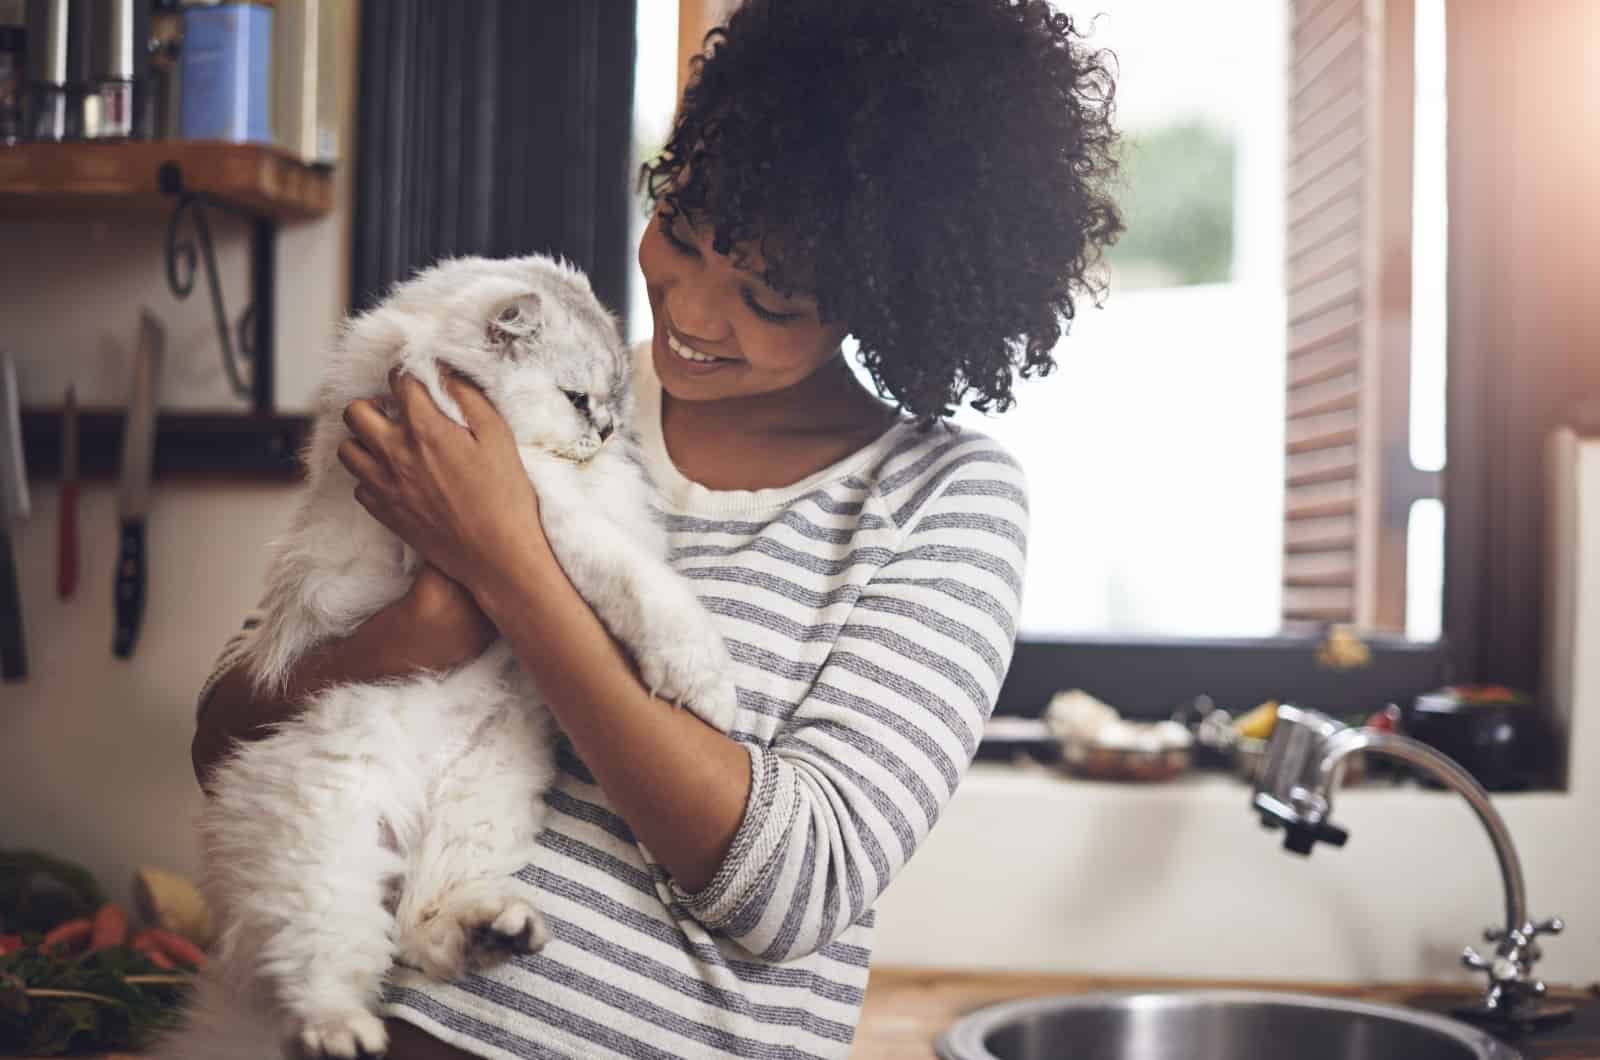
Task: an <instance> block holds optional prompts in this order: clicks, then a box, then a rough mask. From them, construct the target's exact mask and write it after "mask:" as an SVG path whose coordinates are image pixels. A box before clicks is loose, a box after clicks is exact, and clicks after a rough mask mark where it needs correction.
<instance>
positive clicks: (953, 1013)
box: [80, 968, 1600, 1060]
mask: <svg viewBox="0 0 1600 1060" xmlns="http://www.w3.org/2000/svg"><path fill="white" fill-rule="evenodd" d="M1182 989H1210V990H1272V991H1288V992H1292V993H1301V994H1325V995H1327V996H1329V997H1351V998H1359V999H1361V1000H1364V1001H1381V1002H1387V1003H1389V1004H1395V1005H1404V1006H1408V1007H1416V1008H1421V1009H1429V1010H1432V1011H1436V1012H1444V1011H1447V1009H1448V1007H1449V1005H1450V1004H1451V1003H1453V1001H1457V1000H1461V999H1463V998H1466V997H1470V996H1471V992H1470V990H1464V989H1462V988H1460V987H1439V986H1437V985H1433V986H1429V985H1426V984H1396V985H1385V986H1350V985H1322V984H1300V983H1295V984H1285V983H1262V982H1248V981H1230V980H1207V981H1199V980H1193V979H1188V980H1184V979H1118V978H1106V977H1099V976H1082V975H1041V974H1026V973H1023V974H1019V973H1007V972H957V971H938V970H932V971H930V970H924V969H908V968H874V969H873V970H872V978H871V981H870V982H869V983H868V984H867V996H866V1002H865V1004H864V1005H863V1006H862V1010H861V1023H860V1026H859V1027H858V1028H857V1030H856V1040H855V1046H854V1047H853V1048H852V1049H851V1050H850V1057H851V1060H935V1054H934V1051H933V1043H934V1040H935V1039H937V1038H938V1037H939V1035H940V1033H941V1032H943V1031H944V1029H945V1028H946V1027H949V1026H950V1025H951V1024H952V1023H954V1022H955V1021H956V1020H958V1019H960V1018H961V1017H962V1016H965V1015H967V1014H968V1013H970V1012H972V1011H973V1010H974V1009H979V1008H982V1007H984V1006H985V1005H991V1004H994V1003H996V1002H999V1001H1016V1000H1019V999H1021V998H1027V997H1046V996H1049V995H1052V994H1088V993H1095V992H1099V991H1103V990H1104V991H1112V990H1182ZM1550 996H1551V997H1552V998H1555V999H1559V1000H1563V1001H1570V1002H1573V1003H1574V1004H1578V1005H1580V1006H1582V1007H1581V1008H1580V1015H1579V1018H1578V1019H1577V1020H1575V1021H1574V1023H1573V1024H1571V1025H1568V1026H1567V1027H1566V1028H1564V1029H1560V1030H1558V1031H1557V1032H1554V1033H1553V1034H1552V1035H1551V1040H1545V1035H1540V1036H1539V1038H1538V1040H1534V1041H1518V1042H1513V1043H1512V1044H1513V1045H1514V1046H1515V1047H1516V1048H1518V1049H1520V1050H1522V1052H1523V1055H1524V1056H1526V1057H1527V1058H1528V1060H1600V986H1596V987H1590V988H1587V989H1574V988H1559V987H1552V988H1551V990H1550ZM80 1060H148V1058H147V1057H143V1056H131V1055H127V1054H122V1053H117V1054H112V1055H105V1056H100V1057H94V1058H80Z"/></svg>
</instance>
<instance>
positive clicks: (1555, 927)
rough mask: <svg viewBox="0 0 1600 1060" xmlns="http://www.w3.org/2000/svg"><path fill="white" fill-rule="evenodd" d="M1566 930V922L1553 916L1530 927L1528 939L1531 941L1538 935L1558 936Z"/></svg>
mask: <svg viewBox="0 0 1600 1060" xmlns="http://www.w3.org/2000/svg"><path fill="white" fill-rule="evenodd" d="M1566 929H1567V922H1566V921H1565V920H1562V919H1561V918H1560V917H1558V916H1553V917H1551V918H1550V919H1548V920H1541V921H1539V922H1538V923H1537V924H1532V925H1530V930H1529V931H1528V937H1529V938H1530V939H1532V938H1536V937H1538V936H1540V935H1559V934H1561V933H1562V932H1563V931H1565V930H1566Z"/></svg>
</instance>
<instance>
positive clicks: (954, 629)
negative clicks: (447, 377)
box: [200, 346, 1027, 1060]
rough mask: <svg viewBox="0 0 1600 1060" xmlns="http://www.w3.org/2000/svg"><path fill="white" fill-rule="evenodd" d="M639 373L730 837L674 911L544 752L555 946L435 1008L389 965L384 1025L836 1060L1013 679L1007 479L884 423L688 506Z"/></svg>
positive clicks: (942, 436) (416, 981) (407, 973)
mask: <svg viewBox="0 0 1600 1060" xmlns="http://www.w3.org/2000/svg"><path fill="white" fill-rule="evenodd" d="M637 363H638V365H639V370H638V375H637V383H638V387H639V390H638V394H639V409H638V413H637V429H638V432H639V442H640V450H641V453H642V455H643V459H644V463H645V467H646V470H647V471H648V472H649V475H650V477H651V480H652V482H653V484H654V485H655V487H656V493H657V506H658V508H659V510H660V514H661V517H662V518H663V519H664V520H665V521H666V525H667V527H668V529H669V531H670V540H671V546H672V551H671V556H670V560H671V563H672V565H673V567H674V568H675V569H676V570H678V571H679V572H681V573H682V574H683V575H684V576H685V577H687V578H690V579H692V580H693V584H694V586H695V588H696V590H697V592H698V594H699V596H700V599H701V600H702V601H703V602H704V604H705V606H706V607H707V608H708V609H709V610H710V611H711V613H712V614H713V615H714V616H715V618H716V620H717V622H718V624H719V626H720V628H721V630H722V632H723V634H724V635H725V637H726V639H727V642H728V646H729V649H730V652H731V655H732V657H733V660H734V665H735V667H736V670H737V672H736V675H735V677H736V683H737V685H738V692H739V718H738V724H737V728H736V730H735V732H734V733H733V736H734V737H735V738H736V739H737V740H739V741H740V743H741V744H742V745H743V746H744V747H745V749H746V750H747V751H748V753H749V755H750V762H751V769H752V776H753V781H754V782H753V784H752V787H751V791H750V797H749V803H748V805H747V807H746V809H745V815H744V819H743V822H742V824H741V825H740V827H739V829H738V832H737V834H736V835H735V837H734V840H733V844H732V846H731V848H730V849H729V851H728V853H727V855H726V858H725V860H724V862H723V864H722V865H721V867H720V869H719V871H718V872H717V873H716V875H715V878H714V879H713V880H712V881H711V883H710V884H708V885H707V886H706V887H705V888H704V889H703V890H701V891H700V892H699V893H695V894H690V893H686V892H685V891H683V890H682V889H681V888H679V887H677V886H676V885H675V884H674V882H673V881H672V879H671V877H670V876H668V875H667V873H666V871H665V870H664V869H662V868H661V866H660V865H658V864H657V863H656V862H655V861H654V859H652V858H651V856H650V853H649V851H648V850H646V849H645V848H644V847H643V846H642V845H641V844H640V843H639V842H638V840H636V839H635V838H634V837H633V835H632V833H631V832H630V831H629V829H628V825H627V823H626V822H625V821H623V820H622V818H621V817H619V816H618V815H617V814H616V813H615V812H614V811H613V810H612V809H611V808H610V805H609V803H608V801H607V799H606V795H605V792H604V791H602V790H601V789H600V788H599V787H598V786H597V785H596V784H595V781H594V778H593V777H592V776H591V775H590V773H589V772H588V771H587V770H586V769H585V768H584V765H583V763H582V762H581V761H580V760H579V759H578V758H577V757H576V756H575V755H574V754H573V752H572V749H571V747H570V745H567V744H564V743H563V745H562V746H561V747H560V748H559V750H558V773H557V778H556V782H555V784H554V786H553V788H552V789H551V791H550V792H549V793H548V795H547V796H546V802H547V804H548V806H549V811H550V812H549V813H548V814H547V817H546V821H547V825H546V828H545V831H544V833H543V834H542V835H541V837H540V839H539V841H538V844H537V847H536V849H535V851H534V852H533V853H532V855H531V858H532V860H531V861H530V862H529V864H528V865H527V866H526V867H525V868H524V869H523V870H522V871H521V873H520V874H519V876H518V878H519V880H520V882H521V883H522V884H523V885H524V886H526V888H527V890H528V896H529V899H530V901H531V902H533V903H534V904H535V905H536V906H537V907H538V908H539V909H540V910H541V911H542V912H543V913H544V916H545V918H546V920H547V922H548V924H549V926H550V928H551V931H552V933H553V936H554V938H553V941H551V942H550V943H549V945H548V946H546V947H545V949H544V950H543V951H542V952H540V953H538V954H536V955H534V956H532V957H527V958H517V959H515V960H514V961H512V962H511V963H508V964H505V965H503V966H501V967H499V968H497V969H494V970H492V971H489V972H486V973H482V974H471V975H469V976H468V977H467V978H464V979H462V980H459V981H457V982H455V983H451V984H441V983H437V982H434V981H432V980H430V979H428V978H426V977H425V976H423V975H422V974H421V973H419V972H416V971H413V970H411V969H406V968H400V967H396V969H395V971H394V973H393V974H392V976H391V979H390V982H389V985H388V987H387V989H386V991H385V994H384V998H383V1009H384V1014H385V1015H387V1016H395V1017H399V1018H401V1019H404V1020H407V1021H409V1022H412V1023H414V1024H416V1025H418V1026H420V1027H421V1028H423V1029H424V1030H426V1031H428V1032H429V1033H431V1034H433V1035H434V1036H436V1037H438V1038H441V1039H443V1040H444V1041H447V1042H450V1043H452V1044H454V1045H456V1046H457V1047H459V1048H461V1049H463V1050H465V1051H467V1052H469V1053H472V1054H474V1055H477V1056H485V1057H501V1058H506V1057H527V1058H539V1060H544V1058H554V1057H630V1058H635V1060H645V1058H668V1057H709V1056H736V1057H752V1058H766V1057H842V1056H845V1055H846V1054H847V1053H848V1052H849V1048H850V1041H851V1038H852V1036H853V1033H854V1029H855V1024H856V1021H857V1018H858V1016H859V1014H860V1009H861V1002H862V995H863V991H864V989H865V987H866V982H867V965H868V959H869V957H870V956H871V953H872V940H873V912H872V906H873V902H874V901H875V900H876V899H877V896H878V895H879V894H880V893H882V891H883V889H884V887H885V886H887V885H888V883H889V881H890V880H891V879H892V878H893V877H894V875H895V874H896V873H897V872H898V871H899V869H900V868H901V866H903V865H904V864H905V863H906V861H907V859H909V858H910V857H911V855H912V853H913V852H914V851H915V850H916V848H917V846H918V844H919V843H921V842H922V840H923V838H924V837H925V836H926V835H927V834H928V831H929V829H931V828H932V827H933V825H934V822H935V821H936V820H937V818H938V816H939V813H940V811H941V810H942V808H943V807H944V806H945V804H946V803H947V802H948V801H949V799H950V797H951V795H952V794H953V793H954V791H955V789H956V785H957V783H958V782H959V781H960V779H961V776H962V774H963V772H964V771H965V769H966V767H967V765H968V763H969V762H970V761H971V759H972V756H973V752H974V750H975V749H976V747H977V743H978V738H979V734H980V731H981V729H982V725H983V722H984V720H985V719H986V718H987V717H988V715H989V712H990V710H991V709H992V707H993V705H994V700H995V696H996V694H997V692H998V691H999V688H1000V682H1001V678H1002V677H1003V676H1004V674H1005V670H1006V667H1007V665H1008V663H1009V661H1010V657H1011V648H1012V642H1013V640H1014V637H1015V633H1016V621H1017V615H1018V611H1019V606H1020V594H1021V589H1022V573H1023V559H1024V550H1025V535H1026V527H1027V502H1026V496H1025V492H1024V483H1023V479H1022V475H1021V473H1020V471H1019V469H1018V467H1017V465H1016V463H1015V461H1014V460H1013V459H1012V458H1011V457H1010V456H1009V455H1008V454H1007V453H1006V452H1005V451H1004V450H1003V449H1001V448H1000V447H999V446H998V445H997V444H996V443H995V442H994V441H993V440H991V439H989V438H987V437H985V436H984V435H982V434H979V433H976V432H973V431H970V430H963V431H960V432H959V433H951V432H949V431H946V430H944V429H942V428H938V427H936V428H934V429H933V430H932V431H929V432H927V433H922V432H919V431H918V430H917V429H916V428H915V427H914V426H913V425H912V424H910V423H909V422H904V421H902V422H900V423H897V424H895V425H894V426H893V427H891V428H890V429H889V430H888V431H887V432H886V433H885V434H884V435H882V436H881V437H879V438H878V439H877V440H876V441H874V442H872V443H870V444H869V445H867V446H866V447H864V448H863V449H860V450H858V451H857V452H856V453H854V454H853V455H851V456H849V457H847V458H846V459H844V460H842V461H840V462H838V463H836V464H834V465H832V466H830V467H828V468H825V469H823V470H821V471H818V472H817V473H815V474H813V475H811V476H808V477H807V478H805V479H804V480H802V481H800V482H797V483H794V484H792V485H789V486H784V487H779V488H773V489H762V490H754V491H744V490H709V489H706V488H705V487H703V486H701V485H699V484H697V483H695V482H692V481H690V480H689V479H687V478H685V477H684V476H683V475H682V473H680V472H679V471H678V470H677V468H676V467H675V466H674V465H673V463H672V461H671V459H670V458H669V457H668V456H667V452H666V449H665V446H664V445H663V442H662V438H661V429H660V384H659V383H658V382H657V381H656V379H655V377H654V374H653V369H652V368H651V363H650V356H649V352H648V346H646V347H644V348H643V350H642V351H641V353H640V355H639V356H638V357H637ZM253 625H254V623H253V622H252V621H250V620H247V621H246V627H245V629H244V630H241V632H240V633H239V634H237V635H236V636H235V637H234V638H233V640H232V641H230V642H229V644H228V645H227V646H226V647H225V648H224V650H223V653H222V656H221V657H220V658H219V659H218V661H217V666H216V667H215V669H214V672H213V675H212V677H211V678H210V679H208V680H207V682H206V684H205V686H204V688H203V689H202V691H201V695H200V701H201V704H202V706H203V704H204V701H205V697H206V696H207V695H208V694H209V692H210V689H211V686H212V685H213V684H214V682H215V679H216V677H217V676H220V674H221V673H222V672H223V671H224V670H226V669H227V668H228V667H229V666H231V665H232V664H233V662H234V661H235V660H236V658H237V653H238V649H239V647H240V646H241V645H242V644H243V643H244V642H245V640H244V638H245V637H247V636H248V635H249V629H250V628H251V627H252V626H253Z"/></svg>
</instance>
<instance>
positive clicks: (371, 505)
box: [338, 369, 549, 596]
mask: <svg viewBox="0 0 1600 1060" xmlns="http://www.w3.org/2000/svg"><path fill="white" fill-rule="evenodd" d="M440 379H441V382H442V383H443V385H444V387H445V389H446V390H447V391H448V392H449V394H450V396H451V397H453V398H454V399H455V400H456V403H457V404H458V405H460V407H461V411H462V414H463V416H464V417H465V418H466V421H467V424H468V426H467V428H462V427H461V426H460V425H458V424H457V423H455V422H454V421H453V420H451V419H450V418H449V417H447V416H445V414H444V413H442V412H440V411H439V408H438V406H436V405H435V404H434V403H433V399H432V398H431V397H429V395H428V391H427V388H426V387H424V386H423V385H422V383H421V382H420V381H418V380H417V379H416V378H415V377H413V376H411V375H409V374H406V373H403V372H401V371H400V370H399V369H396V370H394V371H391V372H390V373H389V387H390V389H391V390H392V391H393V392H394V396H395V403H396V406H397V412H396V414H395V418H394V419H390V418H389V417H388V416H386V415H385V414H384V413H383V412H382V410H380V409H379V408H378V406H377V404H376V403H375V402H373V401H371V400H368V399H361V400H357V401H352V402H351V403H350V404H349V405H348V406H347V407H346V408H345V411H344V422H345V425H346V426H347V427H348V428H349V429H350V434H351V437H350V438H346V439H345V440H344V441H343V442H340V443H339V449H338V455H339V461H340V463H342V464H344V466H345V467H346V468H348V469H349V471H350V473H351V474H352V475H354V476H355V478H356V489H355V497H356V500H357V501H358V502H360V504H361V506H362V507H363V508H365V509H366V510H367V511H368V512H370V513H371V514H372V517H373V518H374V519H377V520H378V522H380V523H382V524H383V525H384V526H386V527H388V528H389V529H390V530H392V531H394V533H395V534H396V535H397V536H399V537H400V539H401V540H403V541H405V542H406V544H408V545H410V546H411V547H412V548H414V549H416V550H417V552H418V553H420V554H421V556H422V557H423V558H424V559H425V560H427V561H428V562H429V563H431V564H432V565H434V566H435V567H438V568H439V570H440V571H442V572H443V573H444V574H445V575H447V576H448V577H449V578H450V579H452V580H454V581H455V582H457V583H459V584H460V585H461V586H463V587H464V588H465V589H466V590H467V591H468V592H469V593H472V594H473V595H474V596H476V595H477V593H478V592H479V590H480V588H481V587H483V586H486V585H496V584H499V583H502V582H503V581H504V580H505V579H506V578H508V577H511V576H512V572H514V571H517V570H519V569H521V568H523V567H525V566H526V565H527V564H528V563H529V562H530V561H532V560H536V559H537V558H539V557H541V556H543V555H546V554H548V550H549V544H548V542H547V541H546V540H545V537H544V529H543V527H542V526H541V524H540V522H539V500H538V497H537V496H536V495H535V493H534V490H533V485H532V483H530V482H529V481H528V475H527V472H526V471H525V470H524V469H523V466H522V460H521V458H520V456H519V455H518V453H517V447H516V442H515V440H514V439H513V438H512V435H511V429H510V428H509V427H508V426H507V425H506V422H505V420H504V419H503V418H501V416H500V413H499V411H498V410H497V409H495V407H494V405H492V404H491V403H490V402H489V399H488V398H487V397H485V396H484V394H483V392H482V391H480V390H479V389H478V388H477V387H476V386H474V385H473V384H472V383H470V382H468V381H467V380H465V379H463V378H461V377H459V376H457V375H455V374H454V373H451V372H449V371H448V370H444V371H442V372H441V374H440Z"/></svg>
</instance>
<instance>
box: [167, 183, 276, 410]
mask: <svg viewBox="0 0 1600 1060" xmlns="http://www.w3.org/2000/svg"><path fill="white" fill-rule="evenodd" d="M156 179H157V183H158V186H159V187H160V189H161V193H162V194H163V195H171V196H173V197H174V198H175V199H177V206H176V207H174V208H173V211H172V216H171V218H169V219H168V222H167V252H166V259H167V286H168V287H169V288H170V289H171V290H172V293H173V296H174V297H176V298H178V299H180V300H181V299H184V298H188V297H189V295H190V294H191V293H192V292H193V291H194V282H195V271H196V265H197V264H199V265H203V266H204V268H205V273H206V286H207V293H209V294H210V296H211V315H212V317H213V319H214V321H215V323H216V328H217V341H218V342H219V343H220V345H221V348H222V366H223V369H224V370H225V371H226V373H227V376H228V383H229V385H230V386H231V387H232V389H233V392H234V393H235V394H236V395H237V396H239V397H241V398H246V399H248V400H249V401H250V404H251V408H252V409H253V410H254V411H255V412H258V413H270V412H271V411H272V408H273V372H272V367H273V348H272V343H273V335H272V322H273V245H274V242H275V240H276V236H277V227H276V225H275V224H274V222H273V221H272V219H271V218H269V217H264V216H259V215H256V214H252V213H248V212H246V211H243V210H239V209H238V208H236V207H234V206H232V205H231V204H229V203H227V202H225V201H224V200H222V199H219V198H217V197H216V196H214V195H208V194H206V193H205V192H199V191H190V190H188V189H187V188H185V187H184V184H183V170H182V169H181V168H180V167H179V166H178V164H177V163H176V162H163V163H162V164H161V167H160V169H158V170H157V173H156ZM208 208H210V209H216V210H219V211H221V212H223V213H227V214H232V215H234V216H235V217H238V218H240V219H241V220H243V221H245V222H246V223H247V224H249V225H250V294H251V301H250V304H249V305H248V306H246V307H245V310H244V312H243V313H241V314H240V315H239V321H238V324H237V332H235V325H234V324H233V323H232V322H231V321H230V320H229V317H228V311H227V308H226V307H225V306H224V305H223V301H222V284H221V282H220V281H219V280H218V278H217V258H216V252H215V250H214V249H213V247H212V244H211V226H210V224H209V223H208V222H207V220H206V210H207V209H208ZM185 217H188V218H189V219H190V220H191V221H192V223H193V228H194V232H195V236H196V237H197V238H198V246H197V241H196V239H195V238H186V237H184V236H183V235H182V227H183V220H184V218H185Z"/></svg>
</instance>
